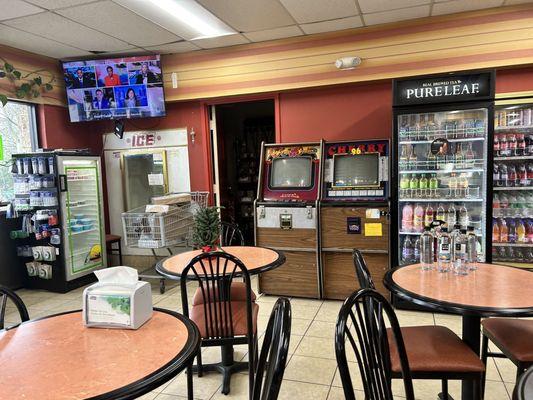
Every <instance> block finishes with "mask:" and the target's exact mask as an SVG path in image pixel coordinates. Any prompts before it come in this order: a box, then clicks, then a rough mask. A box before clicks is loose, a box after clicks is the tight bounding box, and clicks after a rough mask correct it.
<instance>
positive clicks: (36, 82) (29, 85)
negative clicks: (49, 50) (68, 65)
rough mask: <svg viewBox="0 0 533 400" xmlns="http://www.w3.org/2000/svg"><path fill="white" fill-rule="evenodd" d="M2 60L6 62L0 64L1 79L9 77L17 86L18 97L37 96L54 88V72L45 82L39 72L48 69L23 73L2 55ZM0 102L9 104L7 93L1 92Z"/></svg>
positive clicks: (30, 97) (16, 93) (15, 92)
mask: <svg viewBox="0 0 533 400" xmlns="http://www.w3.org/2000/svg"><path fill="white" fill-rule="evenodd" d="M0 60H2V62H3V63H4V64H3V65H0V79H8V80H9V81H11V82H12V83H13V85H14V86H15V90H14V94H15V97H16V98H17V99H21V100H22V99H32V98H37V97H39V96H40V95H41V93H42V92H49V91H50V90H52V89H53V88H54V87H53V86H52V83H53V82H54V81H55V77H54V75H53V74H50V75H51V77H50V79H49V80H48V81H47V82H44V80H43V78H42V77H41V76H40V75H37V74H38V73H39V72H46V70H44V69H40V70H36V71H31V72H28V73H27V74H24V75H23V74H22V72H21V71H19V70H18V69H16V68H15V67H14V66H13V65H12V64H10V63H8V62H7V61H6V60H5V59H4V58H2V57H0ZM35 75H36V76H35ZM0 103H2V106H5V105H6V104H7V96H6V95H5V94H0Z"/></svg>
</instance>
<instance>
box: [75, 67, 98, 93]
mask: <svg viewBox="0 0 533 400" xmlns="http://www.w3.org/2000/svg"><path fill="white" fill-rule="evenodd" d="M72 86H73V87H74V88H76V89H82V88H86V87H91V86H93V84H92V82H91V79H90V78H89V77H88V76H86V75H85V74H84V73H83V70H82V69H81V68H78V69H77V70H76V76H74V77H73V79H72Z"/></svg>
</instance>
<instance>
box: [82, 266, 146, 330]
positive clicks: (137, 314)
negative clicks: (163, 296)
mask: <svg viewBox="0 0 533 400" xmlns="http://www.w3.org/2000/svg"><path fill="white" fill-rule="evenodd" d="M95 275H96V276H97V278H98V282H97V283H95V284H93V285H91V286H89V287H87V288H86V289H85V290H84V291H83V313H82V314H83V323H84V324H85V326H87V327H91V328H93V327H94V328H121V329H138V328H139V327H141V326H142V325H143V324H144V323H145V322H146V321H148V320H149V319H150V318H151V317H152V313H153V306H152V288H151V286H150V283H148V282H145V281H139V280H138V279H139V278H138V273H137V270H136V269H134V268H130V267H113V268H107V269H103V270H99V271H95Z"/></svg>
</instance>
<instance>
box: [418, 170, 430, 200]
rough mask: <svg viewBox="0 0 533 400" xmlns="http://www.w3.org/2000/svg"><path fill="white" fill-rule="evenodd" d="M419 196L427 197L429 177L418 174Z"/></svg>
mask: <svg viewBox="0 0 533 400" xmlns="http://www.w3.org/2000/svg"><path fill="white" fill-rule="evenodd" d="M418 189H419V197H422V198H427V197H428V191H429V179H428V178H427V176H426V175H420V180H419V181H418Z"/></svg>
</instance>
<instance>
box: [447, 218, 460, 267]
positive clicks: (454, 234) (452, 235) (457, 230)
mask: <svg viewBox="0 0 533 400" xmlns="http://www.w3.org/2000/svg"><path fill="white" fill-rule="evenodd" d="M448 230H449V231H450V232H449V233H450V242H451V244H452V248H451V252H452V262H453V261H454V260H455V257H454V251H455V247H454V244H455V238H456V237H457V236H458V235H459V234H460V233H461V232H460V230H461V225H459V224H455V225H454V226H453V228H449V229H448Z"/></svg>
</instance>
